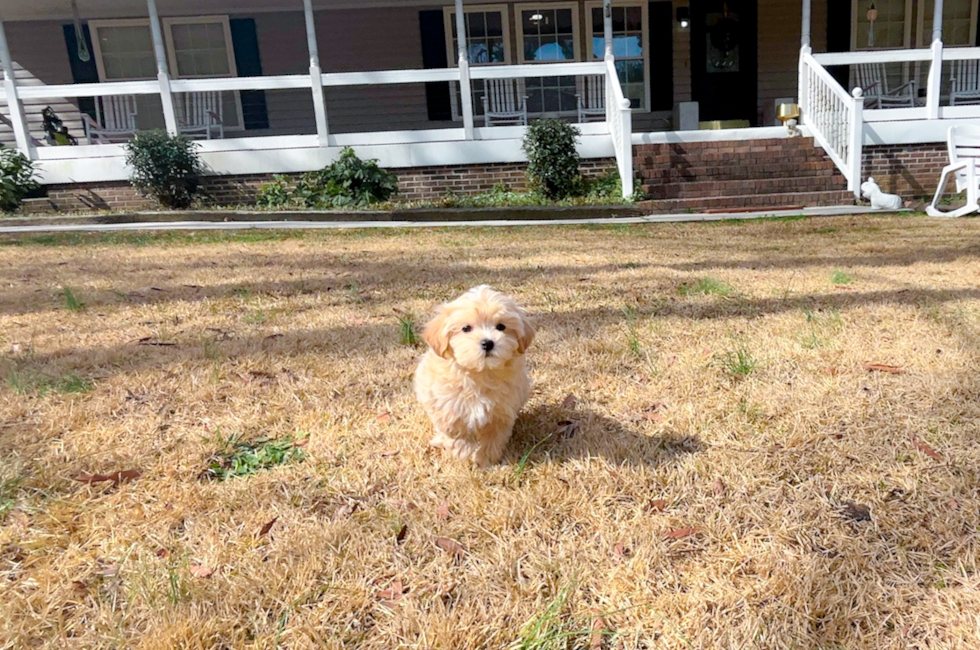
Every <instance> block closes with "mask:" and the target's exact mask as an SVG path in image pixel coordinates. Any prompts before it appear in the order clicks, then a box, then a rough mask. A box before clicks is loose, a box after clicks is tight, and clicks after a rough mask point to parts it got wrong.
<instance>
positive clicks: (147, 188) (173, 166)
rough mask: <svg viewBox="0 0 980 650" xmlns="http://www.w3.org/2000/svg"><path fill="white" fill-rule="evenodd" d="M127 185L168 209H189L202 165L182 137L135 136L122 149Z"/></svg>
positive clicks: (191, 145) (157, 133)
mask: <svg viewBox="0 0 980 650" xmlns="http://www.w3.org/2000/svg"><path fill="white" fill-rule="evenodd" d="M124 148H125V150H126V164H127V165H129V166H130V168H131V169H132V170H133V171H132V175H131V176H130V177H129V180H130V182H131V183H132V184H133V187H135V188H136V189H137V190H139V191H140V192H141V193H143V194H148V195H150V196H153V197H154V198H155V199H156V200H157V201H159V202H160V203H161V204H163V205H164V206H166V207H168V208H172V209H175V210H181V209H186V208H189V207H190V205H191V203H193V202H194V196H195V195H196V194H197V192H198V190H199V189H200V187H201V176H203V175H204V171H205V170H204V164H203V163H202V162H201V159H200V157H199V156H198V154H197V145H196V144H195V143H194V142H193V141H192V140H191V139H190V138H187V137H186V136H182V135H173V136H172V135H170V134H168V133H166V132H165V131H145V132H141V133H137V134H136V135H135V136H133V138H132V139H131V140H130V141H129V142H127V143H126V144H125V145H124Z"/></svg>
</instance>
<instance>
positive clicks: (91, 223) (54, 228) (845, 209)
mask: <svg viewBox="0 0 980 650" xmlns="http://www.w3.org/2000/svg"><path fill="white" fill-rule="evenodd" d="M899 212H910V211H909V210H899ZM885 213H887V211H885V210H871V209H870V208H867V207H863V206H832V207H816V208H803V209H797V210H762V211H758V212H712V213H701V214H687V213H683V214H655V215H649V216H622V217H601V218H593V219H590V218H585V219H498V220H495V219H487V220H480V221H370V220H350V221H341V220H337V221H306V220H298V219H288V220H268V221H255V220H235V216H236V214H235V213H217V214H221V215H222V216H223V217H224V218H225V219H228V220H227V221H162V220H159V219H160V215H161V213H148V214H147V215H146V216H147V217H151V216H152V218H150V219H147V220H146V221H133V222H127V223H104V221H105V217H77V216H75V217H44V218H17V217H14V218H10V219H2V220H0V224H5V223H10V224H11V225H0V234H7V235H14V234H31V233H57V232H124V231H151V230H324V229H338V228H431V227H440V228H444V227H446V226H461V227H467V226H470V227H472V226H570V225H616V224H631V223H683V222H692V221H724V220H728V219H762V218H774V217H793V216H805V217H827V216H839V215H848V214H885ZM168 216H177V215H169V213H168ZM248 216H249V217H250V219H255V218H256V216H257V215H256V213H248ZM136 217H137V218H138V217H139V215H136ZM154 218H155V219H157V220H153V219H154ZM18 221H19V222H21V223H22V224H23V225H16V223H17V222H18ZM24 222H28V223H24Z"/></svg>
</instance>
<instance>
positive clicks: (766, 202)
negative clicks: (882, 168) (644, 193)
mask: <svg viewBox="0 0 980 650" xmlns="http://www.w3.org/2000/svg"><path fill="white" fill-rule="evenodd" d="M853 204H854V195H853V194H852V193H851V192H848V191H847V190H834V191H823V192H784V193H777V194H765V195H761V196H760V195H736V196H715V197H705V198H683V199H665V200H651V201H641V202H639V203H637V204H636V206H637V207H638V208H640V209H641V210H642V211H643V212H644V213H645V214H667V213H675V212H692V213H693V212H705V211H717V210H725V209H731V210H741V211H744V210H749V209H752V208H758V209H760V210H765V209H767V208H776V207H789V206H805V207H813V206H825V205H853Z"/></svg>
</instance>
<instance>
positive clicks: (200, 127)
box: [178, 90, 225, 140]
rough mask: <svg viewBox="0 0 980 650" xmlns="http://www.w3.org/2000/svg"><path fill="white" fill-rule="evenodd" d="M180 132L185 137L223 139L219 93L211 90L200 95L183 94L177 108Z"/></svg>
mask: <svg viewBox="0 0 980 650" xmlns="http://www.w3.org/2000/svg"><path fill="white" fill-rule="evenodd" d="M178 111H179V113H178V121H179V122H180V124H179V127H180V132H181V133H184V134H187V135H203V136H204V137H205V138H207V139H208V140H210V139H212V137H217V138H219V139H220V138H224V137H225V127H224V108H223V105H222V102H221V93H220V92H218V91H216V90H212V91H207V92H202V93H183V94H182V95H181V101H180V104H179V108H178Z"/></svg>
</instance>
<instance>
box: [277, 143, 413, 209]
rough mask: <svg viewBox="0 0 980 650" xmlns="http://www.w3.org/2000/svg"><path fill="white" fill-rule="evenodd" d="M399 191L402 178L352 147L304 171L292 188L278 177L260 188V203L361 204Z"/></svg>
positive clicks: (304, 205) (358, 205) (375, 201)
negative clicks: (331, 159)
mask: <svg viewBox="0 0 980 650" xmlns="http://www.w3.org/2000/svg"><path fill="white" fill-rule="evenodd" d="M396 192H398V178H397V177H396V176H395V175H394V174H393V173H391V172H389V171H385V170H384V169H381V168H380V167H378V161H376V160H361V159H360V158H358V157H357V154H355V153H354V150H353V149H351V148H350V147H345V148H344V149H343V150H342V151H341V152H340V158H338V159H337V160H336V161H335V162H333V163H332V164H330V165H328V166H327V167H324V168H323V169H321V170H319V171H315V172H308V173H306V174H303V175H302V176H301V177H300V178H299V180H298V181H296V185H295V186H294V187H293V188H292V189H290V188H289V181H288V180H287V179H286V177H284V176H275V177H273V179H272V181H271V182H269V183H266V184H265V185H263V186H262V187H261V188H260V189H259V195H258V204H259V205H260V206H262V207H266V208H281V207H288V206H296V207H304V208H317V209H327V208H346V207H360V206H365V205H370V204H372V203H380V202H381V201H387V200H388V199H389V198H391V196H392V195H393V194H395V193H396Z"/></svg>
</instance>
